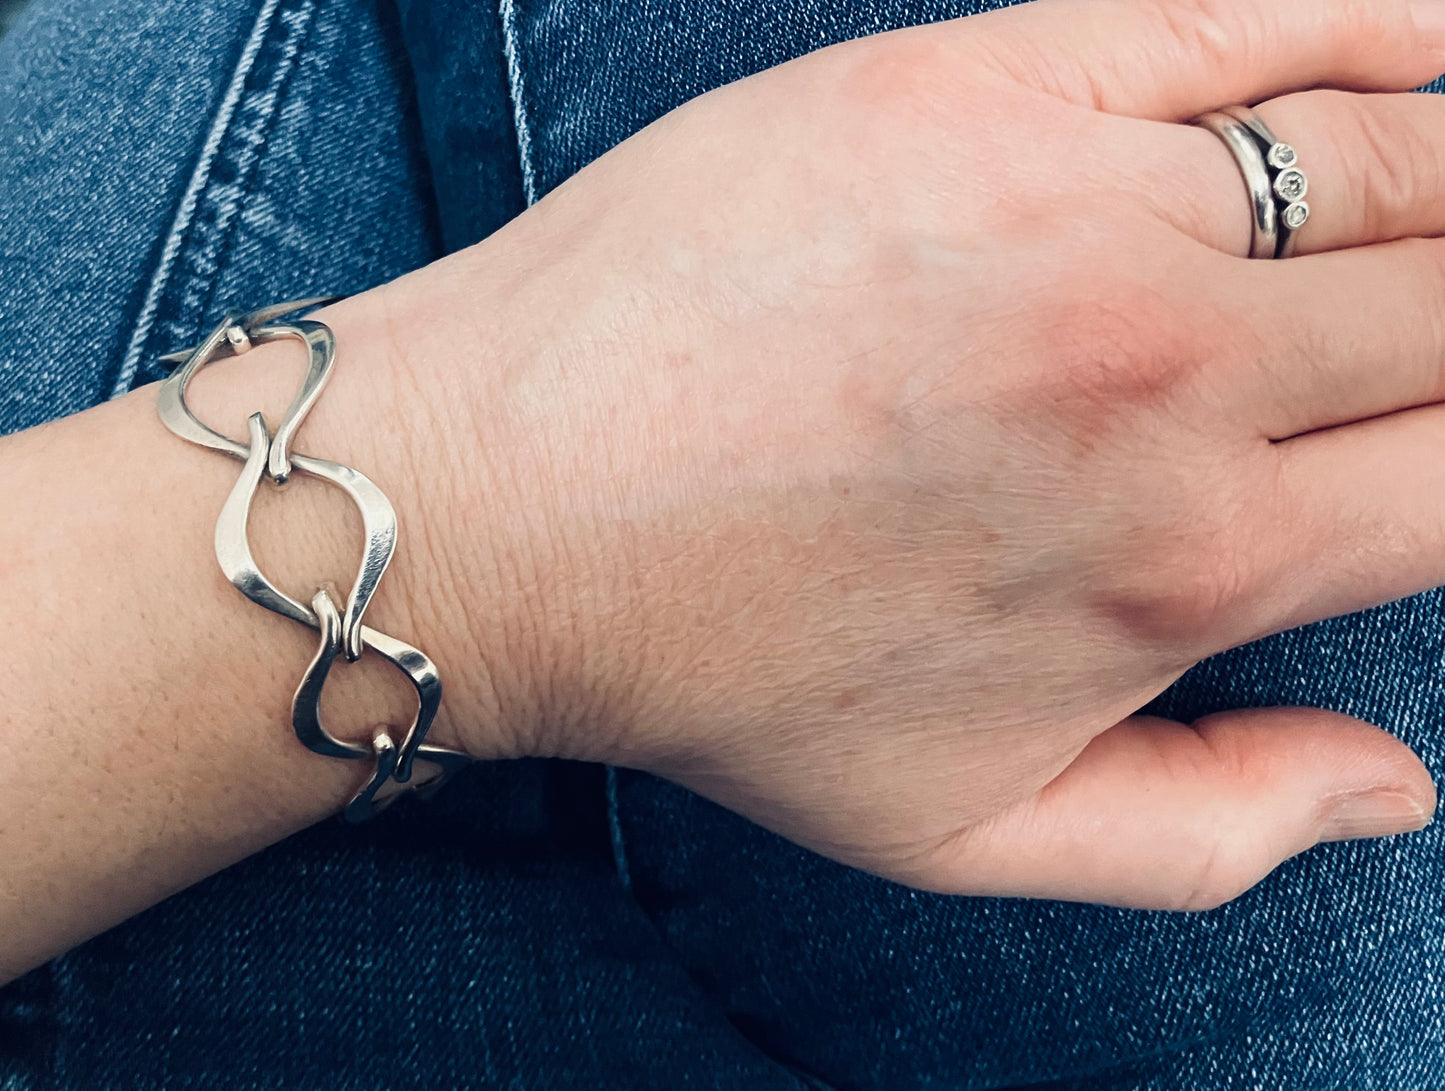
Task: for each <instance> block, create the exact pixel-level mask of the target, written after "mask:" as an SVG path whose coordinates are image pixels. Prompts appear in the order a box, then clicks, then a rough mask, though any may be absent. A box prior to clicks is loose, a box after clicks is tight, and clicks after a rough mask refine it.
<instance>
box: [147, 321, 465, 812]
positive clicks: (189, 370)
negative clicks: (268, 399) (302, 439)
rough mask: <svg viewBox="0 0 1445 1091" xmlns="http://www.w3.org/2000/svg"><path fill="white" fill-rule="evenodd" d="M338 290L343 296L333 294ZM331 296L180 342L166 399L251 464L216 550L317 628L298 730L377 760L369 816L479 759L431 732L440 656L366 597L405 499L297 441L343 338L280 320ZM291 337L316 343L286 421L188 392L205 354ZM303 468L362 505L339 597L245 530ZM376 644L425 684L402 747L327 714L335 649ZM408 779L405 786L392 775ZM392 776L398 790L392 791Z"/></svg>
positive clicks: (205, 435)
mask: <svg viewBox="0 0 1445 1091" xmlns="http://www.w3.org/2000/svg"><path fill="white" fill-rule="evenodd" d="M332 298H334V297H332ZM332 298H320V299H308V300H301V301H299V302H295V303H284V304H280V305H277V306H274V307H266V308H263V309H261V310H257V311H252V312H250V313H249V314H246V315H238V314H227V315H226V317H225V318H224V319H223V320H222V321H221V323H220V324H219V325H218V326H217V327H216V328H215V329H214V330H212V331H211V333H210V335H209V336H208V337H206V339H205V340H204V341H202V342H201V344H200V345H198V346H197V347H196V348H195V349H193V350H191V351H189V352H181V353H172V354H171V355H169V356H166V357H163V359H165V360H170V361H174V362H179V363H180V366H179V367H178V368H177V369H176V370H175V371H174V372H173V373H172V374H171V376H170V377H169V378H168V379H166V380H165V381H164V382H163V383H162V384H161V387H160V394H159V397H158V400H157V409H158V411H159V413H160V417H161V420H162V422H164V424H165V425H166V427H167V428H169V429H170V430H171V431H172V432H174V433H175V434H176V435H177V436H180V437H181V438H182V439H184V440H188V441H189V442H191V443H195V444H198V445H199V446H202V447H208V448H210V449H211V450H213V451H219V452H221V453H222V454H225V455H229V456H231V457H232V458H235V459H238V460H240V461H241V462H242V463H243V465H242V468H241V473H240V475H239V476H238V477H237V479H236V483H235V485H234V486H232V488H231V492H230V495H229V496H228V497H227V499H226V502H225V503H224V504H223V505H222V507H221V514H220V516H219V518H218V519H217V520H216V534H215V545H216V560H217V561H218V562H219V563H220V566H221V571H222V572H224V573H225V575H226V578H227V579H228V580H230V581H231V583H232V584H234V585H235V587H236V588H237V589H238V590H239V591H240V592H241V593H242V594H243V595H245V596H246V597H247V598H248V599H250V600H251V601H252V602H254V603H256V604H257V605H260V606H264V607H265V608H266V609H268V610H271V611H273V612H274V613H277V614H280V615H281V616H283V617H288V618H290V619H291V620H293V621H296V622H299V623H300V624H302V625H306V626H308V627H310V628H312V629H315V630H316V631H317V633H318V634H319V639H318V644H317V650H316V655H315V656H314V657H313V658H312V660H311V662H310V664H309V665H308V666H307V667H306V670H305V672H304V673H303V674H302V676H301V683H300V685H298V686H297V689H296V694H295V697H294V698H293V700H292V704H291V726H292V729H293V730H294V731H295V733H296V737H297V738H298V739H299V740H300V741H301V742H302V743H303V744H304V745H305V746H307V747H308V748H309V749H311V750H312V751H314V752H315V753H318V754H322V755H325V756H327V757H334V758H346V759H353V760H370V761H372V762H373V763H374V765H373V770H372V774H371V776H370V777H369V778H368V779H367V782H366V784H364V785H363V786H362V788H361V790H360V791H358V792H357V793H356V795H355V796H354V797H353V798H352V800H351V801H350V802H349V803H348V804H347V805H346V810H345V812H344V813H345V815H346V817H347V818H348V819H349V820H351V821H361V820H363V819H365V818H368V817H370V816H371V815H373V814H375V813H376V812H377V811H378V810H380V809H381V808H382V807H385V806H386V805H387V804H388V803H390V802H391V801H392V800H393V799H395V798H396V797H397V796H399V795H401V794H402V792H403V791H405V790H412V789H414V790H416V791H417V793H418V794H419V795H421V796H423V797H429V796H430V795H431V794H432V793H434V792H435V791H436V790H437V789H438V788H439V787H441V785H442V783H443V782H445V781H446V779H447V778H448V777H449V776H451V774H452V773H454V772H456V770H458V769H460V768H461V767H462V766H464V765H467V764H468V763H469V762H470V761H471V759H470V758H469V757H468V756H467V755H466V754H463V753H460V752H459V751H455V750H449V749H446V748H445V747H439V746H430V745H427V744H426V735H427V732H428V731H429V730H430V729H431V725H432V721H433V720H434V719H435V718H436V714H437V710H438V709H439V708H440V707H441V698H442V683H441V677H440V675H439V674H438V672H437V668H436V664H435V663H434V662H432V660H431V659H430V658H429V657H428V656H427V655H426V654H425V653H424V652H422V651H421V650H420V649H418V648H414V647H412V646H411V645H410V644H407V643H406V642H405V641H402V640H398V639H397V638H396V637H393V636H388V635H387V634H385V633H381V632H378V631H377V630H375V629H372V628H370V627H369V626H367V625H365V624H363V622H362V618H363V616H364V615H365V613H366V608H367V606H368V604H369V603H370V602H371V599H372V597H373V596H374V595H375V594H376V590H377V588H378V586H379V585H380V583H381V578H382V576H383V575H385V573H386V568H387V565H388V564H390V562H391V558H392V555H393V554H394V553H395V552H396V542H397V519H396V511H395V509H394V508H393V507H392V505H391V502H390V501H389V500H388V499H387V498H386V495H385V494H384V493H383V492H382V491H381V489H380V488H378V487H377V485H376V484H375V482H373V481H372V480H371V479H370V478H368V477H367V476H366V475H365V474H363V473H361V472H360V471H358V470H355V469H352V468H351V467H350V466H346V465H343V464H342V463H339V462H332V461H330V460H328V459H323V458H315V457H312V456H309V455H303V454H300V453H298V452H296V451H293V450H292V449H291V444H292V442H293V441H294V440H295V438H296V435H297V433H298V432H299V431H300V429H301V426H302V424H304V423H305V420H306V415H307V413H309V412H310V411H311V407H312V406H313V405H315V404H316V400H317V398H319V397H320V396H321V393H322V391H323V390H324V389H325V386H326V380H327V379H328V378H329V377H330V375H331V370H332V368H333V366H334V364H335V361H336V339H335V337H334V335H333V334H332V332H331V330H330V328H329V327H327V326H326V325H325V324H323V323H321V322H316V321H312V320H309V319H296V320H294V321H292V322H286V323H273V322H272V320H273V319H277V318H281V317H283V316H285V315H288V314H291V313H294V312H296V311H299V310H302V309H305V308H309V307H314V306H318V305H321V304H324V303H329V302H331V301H332ZM284 338H291V339H295V340H298V341H300V342H301V343H302V344H303V345H304V346H305V347H306V351H307V360H308V362H307V369H306V375H305V377H304V378H303V379H302V382H301V386H300V388H299V389H298V390H297V392H296V395H295V397H293V398H292V400H291V405H290V407H289V408H288V409H287V410H286V413H285V415H284V417H283V418H282V420H281V423H280V425H279V426H278V427H277V428H276V430H275V432H272V431H271V430H270V429H269V428H268V427H267V425H266V419H265V417H264V416H262V414H260V413H259V412H258V413H253V414H252V415H251V416H250V418H249V419H248V420H247V422H246V427H247V432H248V439H247V442H246V443H244V444H243V443H238V442H236V441H235V440H233V439H231V438H230V437H229V436H225V435H222V434H221V433H219V432H217V431H215V430H214V429H213V428H211V427H209V426H208V425H206V424H205V423H203V422H202V421H201V420H199V419H198V418H197V417H196V415H195V414H194V413H192V412H191V409H190V406H189V405H188V404H187V403H186V387H187V384H188V383H189V382H190V380H191V379H192V378H193V377H194V376H195V374H196V373H197V372H198V371H200V370H201V369H202V368H204V367H205V366H206V365H207V364H209V363H212V362H213V361H215V360H217V359H221V358H223V357H226V356H237V355H241V354H242V353H245V352H247V351H249V350H250V349H251V347H252V346H253V345H256V344H263V343H265V342H268V341H276V340H281V339H284ZM297 471H299V472H300V473H303V474H309V475H311V476H313V477H318V478H321V479H322V480H323V481H326V482H329V483H330V484H332V485H334V486H336V487H337V488H339V489H341V490H342V491H343V492H344V493H346V495H347V496H349V497H350V498H351V500H352V502H353V503H354V504H355V505H356V507H357V510H358V511H359V512H360V513H361V519H362V529H363V532H364V536H365V545H364V547H363V549H362V556H361V561H360V564H359V565H358V568H357V574H356V580H355V582H354V583H353V584H352V587H351V591H350V593H349V594H348V595H347V596H346V605H345V608H344V609H339V608H338V607H337V605H336V603H335V601H334V600H333V599H332V597H331V594H330V592H329V591H328V590H326V589H325V588H319V589H318V590H317V591H316V592H315V593H314V594H313V595H312V596H311V599H310V602H309V604H307V603H303V602H301V601H300V600H298V599H295V598H292V597H291V596H290V595H288V594H287V593H286V592H285V591H282V590H281V589H280V588H279V587H277V586H276V585H275V584H273V583H272V582H271V581H270V580H269V579H267V578H266V576H265V575H264V574H263V573H262V572H261V570H260V568H259V567H258V566H257V564H256V558H255V556H254V555H253V554H252V551H251V543H250V540H249V538H248V536H247V524H248V522H249V519H250V513H251V502H252V500H253V499H254V498H255V495H256V492H257V490H258V489H259V488H261V486H262V482H263V480H269V481H270V482H271V484H272V486H273V487H275V486H280V485H282V484H284V483H285V482H286V481H287V479H288V478H289V477H290V475H291V474H292V473H293V472H297ZM367 649H370V650H372V651H374V652H375V653H376V654H377V655H379V656H381V657H382V658H383V659H385V660H387V661H388V662H389V663H391V664H392V665H394V666H395V667H396V668H397V669H398V670H400V671H401V672H402V673H403V674H405V675H406V677H407V679H408V680H409V681H410V682H411V684H412V686H413V688H414V689H415V690H416V695H417V711H416V715H415V717H414V718H413V720H412V722H411V723H410V724H409V725H408V726H407V728H406V731H405V733H404V734H403V736H402V741H401V745H400V746H399V747H398V745H397V743H396V740H395V739H394V738H393V736H392V732H391V730H390V729H389V725H385V724H383V725H380V726H378V727H376V728H375V729H374V730H373V732H372V737H371V739H370V741H369V742H368V743H367V744H365V745H363V744H360V743H353V742H346V741H344V740H341V739H338V738H336V737H335V736H334V735H332V734H331V733H330V732H329V731H328V730H327V729H326V727H325V725H324V724H323V723H322V720H321V693H322V690H323V689H324V688H325V686H326V680H327V678H328V677H329V676H330V673H331V669H332V666H333V664H334V663H335V661H336V657H337V656H338V655H341V656H342V657H343V658H344V659H346V660H347V661H349V662H354V661H356V660H357V659H359V658H361V656H362V655H363V654H364V653H365V652H366V650H367ZM418 760H420V761H423V762H426V763H428V764H430V765H432V766H434V767H435V772H434V773H433V775H432V776H430V777H427V778H423V779H420V780H417V781H415V782H413V781H412V774H413V766H414V763H415V762H416V761H418ZM397 785H399V786H400V788H395V787H394V786H397ZM389 787H391V788H392V790H390V791H388V788H389Z"/></svg>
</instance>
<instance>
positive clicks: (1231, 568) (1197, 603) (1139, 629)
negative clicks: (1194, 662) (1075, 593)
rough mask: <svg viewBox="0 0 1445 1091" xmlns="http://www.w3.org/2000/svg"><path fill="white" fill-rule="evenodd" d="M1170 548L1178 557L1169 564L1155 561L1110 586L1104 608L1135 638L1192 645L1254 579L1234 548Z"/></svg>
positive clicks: (1214, 627)
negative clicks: (1128, 582)
mask: <svg viewBox="0 0 1445 1091" xmlns="http://www.w3.org/2000/svg"><path fill="white" fill-rule="evenodd" d="M1170 552H1171V553H1172V554H1174V556H1175V558H1176V559H1175V561H1174V563H1173V564H1169V563H1167V562H1166V563H1161V562H1158V561H1156V562H1155V563H1154V564H1153V565H1152V566H1149V567H1148V568H1147V570H1146V571H1147V575H1146V576H1144V577H1143V578H1142V579H1140V578H1138V577H1136V578H1135V579H1134V582H1133V584H1132V585H1125V586H1122V587H1121V586H1115V587H1114V588H1111V589H1110V593H1109V594H1108V596H1107V601H1106V603H1105V604H1104V613H1105V614H1106V615H1107V616H1109V617H1110V618H1111V619H1112V620H1113V621H1115V622H1116V623H1118V624H1120V625H1121V626H1122V627H1123V628H1124V629H1125V630H1126V631H1127V632H1128V633H1129V634H1130V635H1131V636H1132V637H1133V638H1134V639H1136V640H1143V641H1145V642H1147V643H1150V644H1160V645H1192V644H1195V643H1197V642H1199V641H1200V640H1204V639H1207V638H1208V637H1209V636H1210V634H1212V633H1213V632H1214V631H1215V630H1217V629H1218V628H1219V627H1220V624H1221V622H1222V621H1223V620H1224V619H1225V618H1227V617H1229V616H1230V615H1231V614H1232V613H1233V612H1234V610H1235V608H1236V607H1237V604H1238V603H1240V602H1241V601H1243V600H1245V599H1246V598H1247V597H1248V595H1249V593H1250V589H1251V588H1252V587H1253V585H1254V582H1255V581H1254V577H1253V573H1252V571H1251V568H1250V566H1249V564H1248V562H1247V561H1246V559H1245V557H1244V556H1243V554H1242V553H1241V552H1240V551H1238V550H1236V549H1233V548H1229V547H1225V546H1220V545H1215V546H1214V548H1208V549H1190V548H1189V547H1187V546H1183V545H1180V546H1175V547H1174V548H1173V549H1172V550H1171V551H1170ZM1130 567H1136V566H1130Z"/></svg>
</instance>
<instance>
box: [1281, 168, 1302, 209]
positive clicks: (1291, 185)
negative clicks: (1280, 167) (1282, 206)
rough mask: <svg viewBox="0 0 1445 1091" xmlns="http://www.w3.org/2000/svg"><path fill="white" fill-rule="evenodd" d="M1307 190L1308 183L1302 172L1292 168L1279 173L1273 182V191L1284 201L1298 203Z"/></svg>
mask: <svg viewBox="0 0 1445 1091" xmlns="http://www.w3.org/2000/svg"><path fill="white" fill-rule="evenodd" d="M1308 189H1309V182H1308V180H1306V178H1305V176H1304V171H1300V170H1295V169H1293V168H1291V169H1289V170H1286V171H1281V172H1280V175H1279V177H1278V178H1276V179H1275V180H1274V191H1275V193H1277V194H1279V196H1280V197H1281V198H1282V199H1283V200H1286V201H1298V200H1299V199H1300V198H1301V197H1303V196H1304V195H1305V193H1306V191H1307V190H1308Z"/></svg>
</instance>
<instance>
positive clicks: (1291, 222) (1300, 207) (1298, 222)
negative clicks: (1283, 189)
mask: <svg viewBox="0 0 1445 1091" xmlns="http://www.w3.org/2000/svg"><path fill="white" fill-rule="evenodd" d="M1280 215H1281V216H1282V217H1283V219H1284V225H1285V227H1287V228H1289V229H1290V230H1291V231H1298V230H1299V229H1300V228H1302V227H1303V226H1304V225H1305V221H1306V220H1308V219H1309V218H1310V206H1309V205H1307V204H1305V202H1303V201H1296V202H1295V203H1294V204H1292V205H1286V206H1285V210H1284V211H1283V212H1282V213H1280Z"/></svg>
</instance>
